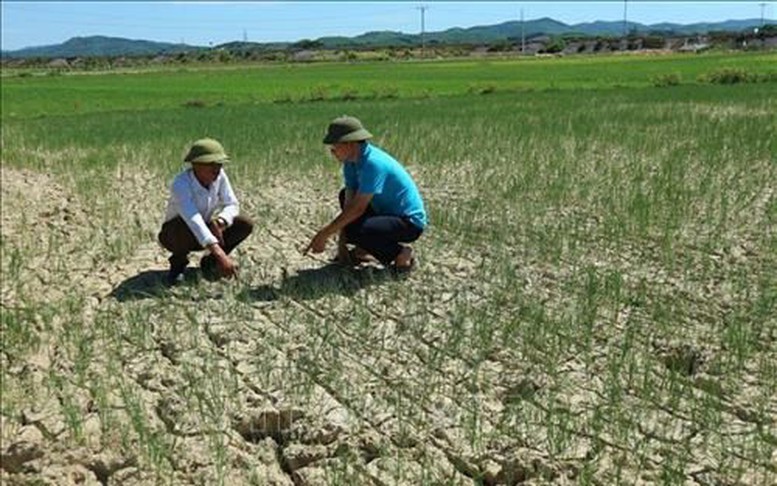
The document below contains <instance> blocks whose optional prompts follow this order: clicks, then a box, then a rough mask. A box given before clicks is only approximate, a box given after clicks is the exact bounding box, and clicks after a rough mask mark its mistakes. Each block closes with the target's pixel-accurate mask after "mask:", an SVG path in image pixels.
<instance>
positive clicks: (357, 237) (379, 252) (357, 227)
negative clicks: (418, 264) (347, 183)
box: [339, 189, 423, 265]
mask: <svg viewBox="0 0 777 486" xmlns="http://www.w3.org/2000/svg"><path fill="white" fill-rule="evenodd" d="M339 199H340V208H341V209H342V208H343V207H344V206H345V189H342V190H340V194H339ZM421 233H423V230H422V229H421V228H419V227H418V226H416V225H414V224H413V223H411V222H410V220H409V219H408V218H406V217H404V216H393V215H380V214H375V212H374V211H373V210H372V207H368V208H367V210H366V211H365V212H364V214H362V215H361V216H360V217H359V219H357V220H356V221H354V222H352V223H351V224H349V225H348V226H346V227H345V239H346V242H348V243H351V244H353V245H356V246H358V247H359V248H361V249H362V250H364V251H366V252H367V253H369V254H370V255H372V256H374V257H375V258H377V259H378V261H380V262H381V263H382V264H384V265H388V264H390V263H391V262H393V261H394V260H395V259H396V258H397V256H398V255H399V253H400V252H401V251H402V245H400V243H412V242H414V241H415V240H417V239H418V238H419V237H420V236H421Z"/></svg>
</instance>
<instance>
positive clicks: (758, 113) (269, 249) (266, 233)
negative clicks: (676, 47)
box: [0, 53, 777, 486]
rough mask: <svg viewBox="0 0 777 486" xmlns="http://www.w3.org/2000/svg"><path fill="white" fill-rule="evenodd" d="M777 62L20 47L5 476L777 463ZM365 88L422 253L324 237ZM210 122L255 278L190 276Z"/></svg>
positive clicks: (334, 476)
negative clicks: (112, 61)
mask: <svg viewBox="0 0 777 486" xmlns="http://www.w3.org/2000/svg"><path fill="white" fill-rule="evenodd" d="M722 72H727V73H734V74H736V75H737V76H739V77H738V78H737V77H736V76H735V78H736V79H734V80H733V81H731V82H716V81H715V79H720V78H719V77H718V78H716V75H718V74H720V73H722ZM669 75H671V79H672V80H674V81H673V82H672V83H662V82H661V80H662V79H664V80H665V79H668V78H666V76H669ZM775 79H777V54H774V53H738V54H731V53H712V54H703V55H654V56H601V57H595V56H594V57H582V56H581V57H574V56H572V57H568V58H542V59H519V60H494V59H491V60H488V59H478V60H459V61H423V62H421V61H417V62H397V63H390V62H383V63H353V64H345V63H321V64H306V65H296V64H295V65H253V66H240V67H230V68H217V67H207V66H200V67H188V68H185V69H176V70H172V69H167V70H158V71H138V72H120V73H89V74H79V73H64V74H63V73H49V72H45V71H41V72H29V71H27V72H24V73H21V72H15V71H11V70H4V72H3V76H2V85H1V86H0V91H1V92H2V141H1V143H0V153H1V155H0V157H1V161H2V197H1V198H0V200H1V201H2V221H0V223H2V224H1V228H2V234H1V236H2V238H1V239H0V251H1V260H0V263H2V279H1V285H0V292H1V294H0V295H1V296H2V302H1V303H2V307H1V308H0V310H1V311H2V319H1V321H0V325H1V326H2V327H1V328H0V329H1V330H2V352H1V353H0V364H1V365H2V390H1V391H2V393H1V396H2V400H1V406H0V430H1V431H2V432H1V434H2V435H1V436H0V437H2V441H1V444H0V445H1V446H2V447H0V454H2V456H0V458H1V460H0V482H2V483H3V484H56V485H62V484H102V485H119V484H121V485H141V484H176V485H178V484H202V485H213V484H222V485H237V484H254V485H341V484H359V485H361V484H374V485H421V484H423V485H435V484H436V485H450V484H462V485H516V484H586V485H587V484H591V485H610V484H683V485H686V484H691V485H693V484H698V485H723V484H727V485H728V484H736V485H739V484H742V485H765V486H766V485H773V484H775V483H777V116H776V115H775V113H777V83H776V82H775ZM342 114H349V115H353V116H357V117H358V118H360V119H361V120H362V121H363V122H364V124H365V125H366V127H367V128H368V129H369V130H370V131H371V132H372V133H374V134H375V136H376V137H375V140H374V141H375V143H376V144H378V145H380V146H382V147H384V148H385V149H387V150H388V151H389V152H391V153H392V154H393V155H395V156H396V157H397V158H398V159H399V160H400V161H402V162H403V164H404V165H405V166H406V167H407V168H408V170H409V171H410V172H411V173H412V174H413V176H414V178H415V179H416V181H417V183H418V185H419V187H420V189H421V193H422V195H423V197H424V199H425V203H426V206H427V210H428V212H429V216H430V222H431V224H430V227H429V228H428V230H427V231H426V232H425V234H424V235H423V237H422V238H421V239H420V240H419V241H418V242H417V243H415V245H414V248H415V250H416V252H417V254H418V255H419V259H420V265H419V267H418V268H417V269H416V270H415V271H414V272H413V273H411V274H410V275H409V276H407V277H406V278H396V277H394V276H393V275H392V274H391V273H390V272H389V271H387V270H386V269H383V268H381V267H379V266H366V267H361V268H358V269H348V268H342V267H339V266H337V265H334V264H331V263H330V262H329V257H330V256H331V255H332V254H333V252H334V246H333V244H332V247H331V248H330V249H329V253H327V254H324V255H323V256H314V257H311V256H303V255H302V254H301V252H300V249H301V248H304V246H305V245H306V244H307V242H308V241H309V239H310V238H311V237H312V236H313V234H315V231H316V230H317V228H319V227H320V226H321V225H322V224H325V223H326V222H327V221H329V220H330V219H331V218H332V217H334V216H335V215H336V214H337V192H338V190H339V188H340V186H341V180H340V172H339V167H338V164H337V162H335V161H333V160H332V159H331V158H329V156H328V155H327V153H326V151H325V150H324V147H323V145H322V143H321V139H322V137H323V135H324V132H325V129H326V126H327V124H328V122H329V121H330V120H331V119H332V118H334V117H336V116H339V115H342ZM205 136H209V137H214V138H217V139H218V140H220V141H221V142H222V143H223V145H224V147H225V148H226V150H227V151H228V152H229V154H230V155H231V157H232V162H231V163H230V164H229V165H228V166H226V170H227V172H228V174H229V176H230V179H231V180H232V183H233V185H234V186H235V188H236V192H237V194H238V197H239V198H240V201H241V211H242V212H243V213H244V214H246V215H248V216H250V217H251V218H252V219H253V220H254V221H255V223H256V228H255V231H254V233H253V234H252V235H251V236H250V237H249V239H248V240H246V242H245V243H244V244H243V245H242V246H240V247H239V248H238V250H237V251H236V253H235V256H236V260H237V261H238V263H239V264H240V274H239V278H238V279H236V280H230V281H217V282H209V281H206V280H204V279H202V278H200V275H199V272H198V270H197V268H196V266H194V265H193V266H192V268H191V269H190V272H189V274H188V275H187V279H186V281H185V282H184V284H183V285H180V286H176V287H172V288H168V287H166V286H164V285H163V283H162V282H163V281H164V275H165V272H166V270H167V256H168V255H167V254H166V253H165V251H164V250H163V249H162V248H161V247H160V246H159V244H158V243H157V242H156V235H157V233H158V231H159V228H160V226H161V223H162V217H163V211H164V207H165V202H166V198H167V190H168V186H169V184H170V182H171V180H172V178H173V176H174V175H175V174H176V173H177V172H178V171H179V170H181V169H182V168H183V167H184V165H183V163H182V158H183V155H184V154H185V152H186V149H187V148H188V146H189V144H191V142H192V141H194V140H196V139H199V138H202V137H205ZM193 261H194V262H195V263H196V259H195V260H193Z"/></svg>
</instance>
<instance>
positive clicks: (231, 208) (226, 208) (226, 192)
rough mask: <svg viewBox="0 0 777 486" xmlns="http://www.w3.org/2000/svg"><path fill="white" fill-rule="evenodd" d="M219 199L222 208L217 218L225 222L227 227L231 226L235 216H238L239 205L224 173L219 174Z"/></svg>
mask: <svg viewBox="0 0 777 486" xmlns="http://www.w3.org/2000/svg"><path fill="white" fill-rule="evenodd" d="M219 199H220V200H221V204H223V208H222V209H221V211H220V212H219V214H218V217H219V218H221V219H223V220H224V221H226V223H227V226H232V222H233V221H234V220H235V216H237V215H238V214H240V204H239V203H238V201H237V196H235V191H233V190H232V184H230V182H229V177H227V174H226V172H224V171H222V172H221V184H220V185H219Z"/></svg>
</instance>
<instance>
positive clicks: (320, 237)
mask: <svg viewBox="0 0 777 486" xmlns="http://www.w3.org/2000/svg"><path fill="white" fill-rule="evenodd" d="M327 240H329V235H328V234H327V233H326V232H324V230H321V231H319V232H318V233H316V236H314V237H313V239H312V240H310V243H309V244H308V246H307V247H306V248H305V251H303V252H302V253H303V254H304V255H307V254H308V252H313V253H321V252H323V251H324V250H325V249H326V242H327Z"/></svg>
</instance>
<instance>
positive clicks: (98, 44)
mask: <svg viewBox="0 0 777 486" xmlns="http://www.w3.org/2000/svg"><path fill="white" fill-rule="evenodd" d="M197 49H202V47H194V46H189V45H186V44H170V43H165V42H153V41H147V40H132V39H123V38H120V37H105V36H101V35H95V36H89V37H73V38H72V39H69V40H68V41H66V42H64V43H62V44H56V45H51V46H40V47H26V48H24V49H19V50H16V51H3V57H8V58H29V57H86V56H106V57H115V56H141V55H155V54H174V53H178V52H190V51H192V50H197Z"/></svg>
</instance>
